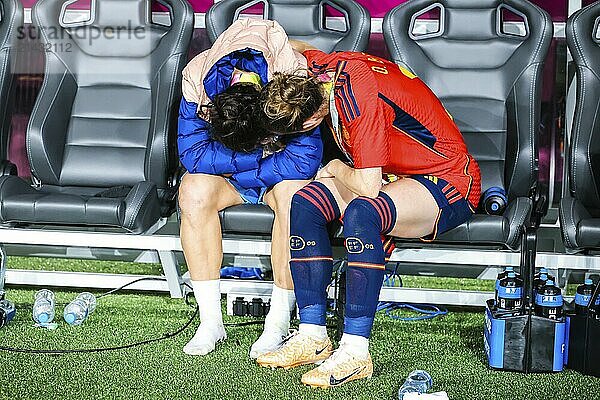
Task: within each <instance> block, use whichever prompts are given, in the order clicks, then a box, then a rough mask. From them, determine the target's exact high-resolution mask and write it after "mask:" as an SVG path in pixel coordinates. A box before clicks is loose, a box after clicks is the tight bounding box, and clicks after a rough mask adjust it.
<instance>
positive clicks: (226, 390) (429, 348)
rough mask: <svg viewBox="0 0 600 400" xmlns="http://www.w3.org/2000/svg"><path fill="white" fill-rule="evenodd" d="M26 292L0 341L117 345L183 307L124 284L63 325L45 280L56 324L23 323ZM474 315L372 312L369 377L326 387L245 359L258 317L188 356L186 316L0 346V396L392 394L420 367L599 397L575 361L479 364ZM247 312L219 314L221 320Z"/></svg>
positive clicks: (103, 339) (499, 395) (449, 377)
mask: <svg viewBox="0 0 600 400" xmlns="http://www.w3.org/2000/svg"><path fill="white" fill-rule="evenodd" d="M37 260H39V259H37ZM52 262H60V263H62V264H63V267H64V268H62V269H65V270H66V269H69V267H68V266H65V265H66V264H69V263H71V262H72V261H62V260H61V261H57V260H52ZM10 265H14V264H10ZM19 268H24V267H23V266H20V267H19ZM57 269H61V268H57ZM111 272H113V271H111ZM122 272H127V273H131V272H130V271H122ZM466 281H469V282H464V281H463V280H454V281H453V280H452V279H450V278H447V279H446V280H440V278H407V279H404V283H405V285H406V286H411V285H412V287H417V286H419V285H421V286H434V287H436V286H438V285H443V284H445V285H447V286H444V287H450V288H465V289H478V288H479V286H478V285H483V286H484V287H483V289H486V290H487V289H491V287H488V286H489V285H488V283H489V282H479V281H474V280H466ZM470 281H472V282H470ZM440 282H441V283H440ZM491 284H492V285H493V282H492V283H491ZM34 292H35V290H33V289H17V288H9V289H8V297H9V298H10V299H11V300H13V301H15V302H16V303H17V308H18V311H17V317H16V319H15V320H14V321H13V322H12V323H11V325H9V326H8V327H5V328H3V329H1V330H0V346H14V347H18V348H33V349H57V348H63V349H78V348H97V347H105V346H118V345H124V344H128V343H132V342H135V341H139V340H144V339H149V338H153V337H160V336H162V335H163V334H165V333H167V332H173V331H175V330H177V329H178V328H179V327H180V326H182V325H183V324H184V323H185V322H186V321H187V319H188V318H189V316H190V315H191V313H192V310H191V308H190V307H188V306H187V305H185V303H184V302H183V300H180V299H170V298H169V297H168V296H167V295H147V294H144V295H141V294H132V293H125V294H117V295H112V296H108V297H105V298H103V299H100V300H99V302H98V308H97V310H96V312H95V313H94V314H93V315H92V316H91V318H90V320H88V321H86V322H85V323H84V324H83V325H82V326H79V327H70V326H68V325H66V324H65V323H64V321H62V316H61V315H60V314H61V313H62V308H63V307H64V304H65V303H67V302H68V301H69V300H70V299H72V298H73V297H74V296H75V294H76V293H75V292H67V291H56V296H57V302H58V303H59V306H58V313H59V315H57V317H56V320H57V321H58V322H59V327H58V329H56V330H54V331H48V330H43V329H41V328H34V327H33V322H32V320H31V304H32V301H33V293H34ZM483 319H484V318H483V312H456V311H451V312H450V313H449V314H448V315H447V316H444V317H439V318H436V319H434V320H431V321H423V322H400V321H396V320H392V319H390V318H389V317H387V316H385V314H378V316H377V318H376V323H375V327H374V334H373V338H372V345H371V354H372V356H373V360H374V364H375V373H374V376H373V378H372V379H370V380H362V381H357V382H352V383H349V384H347V385H344V386H342V387H339V388H336V389H332V390H322V389H320V390H314V389H310V388H306V387H303V386H302V385H301V384H300V376H301V375H302V373H303V372H305V371H307V370H308V369H309V367H300V368H297V369H293V370H290V371H283V370H275V371H272V370H270V369H265V368H260V367H258V366H257V365H256V364H255V363H254V362H252V361H251V360H250V359H249V358H248V357H247V352H248V349H249V347H250V345H251V344H252V342H253V341H254V340H255V339H256V338H257V337H258V336H259V334H260V332H261V327H260V326H246V327H228V328H227V332H228V335H229V339H228V340H227V341H226V342H225V343H223V344H221V345H219V346H218V347H217V350H216V351H215V352H213V353H212V354H210V355H208V356H205V357H191V356H187V355H185V354H184V353H183V352H182V350H181V349H182V347H183V346H184V344H185V343H186V342H187V340H189V339H190V338H191V336H192V335H193V334H194V331H195V327H196V326H197V323H198V322H197V320H196V321H195V322H194V324H193V325H192V326H190V327H189V328H188V329H187V330H185V331H184V332H183V333H182V334H181V335H179V336H177V337H175V338H171V339H166V340H163V341H160V342H157V343H152V344H148V345H144V346H140V347H136V348H132V349H126V350H118V351H112V352H102V353H91V354H65V355H59V356H56V355H43V354H22V353H9V352H3V351H0V377H1V379H2V382H0V399H10V400H16V399H136V400H138V399H139V400H142V399H143V400H145V399H235V400H242V399H340V400H342V399H343V400H351V399H394V398H397V389H398V387H399V386H400V385H401V383H402V381H403V380H404V378H405V377H406V375H407V374H408V373H409V372H410V371H411V370H413V369H417V368H418V369H425V370H427V371H428V372H429V373H430V374H431V375H432V377H433V380H434V390H444V391H446V392H448V394H449V396H450V398H451V399H482V400H484V399H507V400H521V399H544V400H545V399H553V400H559V399H586V400H588V399H589V400H591V399H597V398H600V379H598V378H591V377H585V376H583V375H581V374H579V373H576V372H572V371H566V372H563V373H559V374H531V375H525V374H519V373H507V372H495V371H491V370H489V369H488V368H487V367H486V364H485V355H484V349H483V340H482V330H483V328H482V326H483ZM247 320H248V319H245V318H234V317H226V322H239V321H247Z"/></svg>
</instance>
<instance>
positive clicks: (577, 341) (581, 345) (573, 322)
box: [565, 283, 600, 377]
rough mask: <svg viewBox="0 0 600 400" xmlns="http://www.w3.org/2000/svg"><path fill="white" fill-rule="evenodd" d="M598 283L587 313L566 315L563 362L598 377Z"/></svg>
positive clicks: (599, 367)
mask: <svg viewBox="0 0 600 400" xmlns="http://www.w3.org/2000/svg"><path fill="white" fill-rule="evenodd" d="M599 297H600V283H599V284H598V285H596V289H595V291H594V294H593V295H592V298H591V301H590V302H589V305H588V313H587V315H577V314H575V315H568V316H567V339H566V350H565V364H566V365H567V367H568V368H570V369H574V370H576V371H579V372H581V373H583V374H586V375H593V376H597V377H600V363H599V362H598V360H599V359H600V319H597V316H598V315H599V312H600V306H599V305H597V304H596V303H597V299H598V298H599Z"/></svg>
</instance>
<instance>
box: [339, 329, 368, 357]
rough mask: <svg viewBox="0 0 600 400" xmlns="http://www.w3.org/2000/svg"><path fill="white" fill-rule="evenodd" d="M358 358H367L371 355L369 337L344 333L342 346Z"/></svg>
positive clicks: (341, 341)
mask: <svg viewBox="0 0 600 400" xmlns="http://www.w3.org/2000/svg"><path fill="white" fill-rule="evenodd" d="M342 346H343V347H344V350H345V351H347V352H348V353H350V354H352V355H353V356H355V357H356V358H361V359H365V358H367V357H369V339H367V338H366V337H363V336H358V335H350V334H348V333H344V334H343V335H342V340H340V347H342Z"/></svg>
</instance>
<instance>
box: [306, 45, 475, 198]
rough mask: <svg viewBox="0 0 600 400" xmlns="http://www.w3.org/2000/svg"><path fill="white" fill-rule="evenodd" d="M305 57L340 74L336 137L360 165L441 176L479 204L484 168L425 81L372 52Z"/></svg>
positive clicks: (317, 70) (317, 68) (320, 69)
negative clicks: (478, 163)
mask: <svg viewBox="0 0 600 400" xmlns="http://www.w3.org/2000/svg"><path fill="white" fill-rule="evenodd" d="M304 56H305V57H306V58H307V60H308V68H309V69H310V71H311V72H312V73H314V74H316V75H319V74H322V73H325V72H335V78H334V80H335V82H334V95H335V108H336V110H337V115H338V116H339V122H340V123H339V124H338V128H337V129H334V130H335V131H337V135H335V136H337V142H338V146H340V148H341V149H342V150H343V151H344V152H345V153H346V154H347V155H348V156H349V158H351V160H352V162H353V164H354V168H373V167H382V169H383V172H384V173H385V174H394V175H433V176H437V177H439V178H442V179H445V180H446V181H448V182H449V183H451V184H452V185H453V186H454V187H455V188H456V189H457V190H458V191H459V192H460V193H461V194H462V195H463V197H464V198H465V199H467V200H468V201H469V203H471V205H472V206H473V207H474V208H475V207H477V204H478V203H479V195H480V192H481V177H480V172H479V166H478V165H477V162H476V161H475V159H474V158H473V157H472V156H471V155H470V154H469V153H468V151H467V146H466V145H465V142H464V140H463V136H462V134H461V133H460V131H459V129H458V127H457V126H456V124H455V123H454V121H453V120H452V116H451V115H450V114H449V113H448V112H447V111H446V109H445V108H444V106H443V105H442V103H441V102H440V100H439V99H438V98H437V97H436V96H435V94H434V93H433V92H432V91H431V90H430V89H429V88H428V87H427V85H425V83H423V81H421V80H420V79H419V78H417V77H416V76H415V75H413V74H412V73H411V72H410V71H408V70H406V69H405V68H402V67H399V66H398V65H396V64H394V63H392V62H390V61H387V60H384V59H381V58H379V57H375V56H371V55H369V54H365V53H357V52H338V53H332V54H326V53H323V52H321V51H319V50H307V51H306V52H304ZM332 114H333V113H332ZM332 119H334V120H335V118H332Z"/></svg>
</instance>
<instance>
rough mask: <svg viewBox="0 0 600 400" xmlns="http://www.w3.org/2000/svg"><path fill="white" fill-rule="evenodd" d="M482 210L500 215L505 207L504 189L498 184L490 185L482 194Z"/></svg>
mask: <svg viewBox="0 0 600 400" xmlns="http://www.w3.org/2000/svg"><path fill="white" fill-rule="evenodd" d="M482 197H483V199H482V204H483V210H484V211H485V212H486V214H490V215H500V214H502V213H503V212H504V209H505V208H506V203H507V199H506V191H505V190H504V189H502V188H501V187H499V186H492V187H491V188H489V189H488V190H486V191H485V192H483V195H482Z"/></svg>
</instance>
